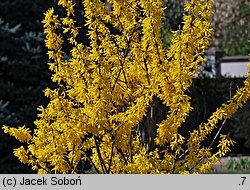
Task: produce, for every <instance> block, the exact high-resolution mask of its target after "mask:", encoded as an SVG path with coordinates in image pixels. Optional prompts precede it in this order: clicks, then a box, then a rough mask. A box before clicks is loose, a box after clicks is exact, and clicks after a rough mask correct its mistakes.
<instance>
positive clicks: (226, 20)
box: [212, 0, 250, 55]
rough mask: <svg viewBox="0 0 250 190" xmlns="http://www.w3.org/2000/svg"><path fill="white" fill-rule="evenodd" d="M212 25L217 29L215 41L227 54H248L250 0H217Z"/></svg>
mask: <svg viewBox="0 0 250 190" xmlns="http://www.w3.org/2000/svg"><path fill="white" fill-rule="evenodd" d="M214 12H215V13H214V16H213V19H212V25H213V27H214V28H216V30H215V31H214V35H213V43H214V45H215V46H216V47H219V48H221V49H222V50H224V51H225V53H226V55H246V54H248V51H249V48H250V46H249V43H247V39H249V37H250V36H249V34H250V23H249V20H250V1H249V0H237V1H234V0H226V1H225V0H217V1H215V4H214Z"/></svg>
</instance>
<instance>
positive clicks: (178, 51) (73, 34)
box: [3, 0, 250, 173]
mask: <svg viewBox="0 0 250 190" xmlns="http://www.w3.org/2000/svg"><path fill="white" fill-rule="evenodd" d="M108 2H109V3H110V5H111V8H110V6H109V8H108V6H107V4H105V3H103V2H102V1H100V0H83V5H84V14H85V15H84V16H85V19H86V25H87V27H88V36H89V40H90V44H89V46H87V45H84V44H83V43H80V42H78V39H77V37H78V33H79V29H80V27H79V26H77V23H76V21H75V20H74V3H73V1H72V0H59V2H58V4H59V5H61V6H62V7H63V8H64V9H65V17H62V18H59V16H58V15H56V14H55V11H54V9H53V8H51V9H49V10H48V11H47V12H46V14H45V19H44V21H43V23H44V27H45V31H44V32H45V33H46V35H47V36H46V40H45V42H46V46H47V48H48V49H49V51H48V55H49V58H50V59H52V60H54V62H53V63H50V69H51V70H52V71H54V75H53V77H52V80H53V81H54V82H57V83H58V85H59V88H57V89H55V90H51V89H46V90H45V95H46V96H47V97H49V98H50V103H49V104H48V106H47V107H46V108H44V107H39V110H40V112H41V113H40V114H39V118H40V119H38V120H37V121H35V124H36V126H37V129H35V130H34V133H33V134H32V133H31V131H30V130H29V129H27V128H25V127H19V128H17V129H16V128H9V127H7V126H4V127H3V129H4V131H5V132H6V133H9V134H10V135H12V136H14V137H16V138H17V139H18V140H20V141H22V142H24V144H25V145H24V146H22V147H20V148H18V149H15V150H14V154H15V155H16V156H17V157H18V158H19V160H20V161H21V162H22V163H25V164H28V165H30V166H31V167H32V169H34V170H37V171H38V173H79V172H83V171H81V170H79V165H80V164H81V163H85V162H86V161H88V162H90V163H91V164H92V166H93V168H95V170H96V172H98V173H206V172H208V171H209V170H210V169H212V168H213V166H214V164H215V162H217V161H218V160H219V158H220V157H221V156H224V155H225V154H226V153H228V152H229V151H230V146H231V145H233V144H234V142H233V141H232V140H231V139H230V138H229V137H228V136H226V135H220V140H219V142H218V149H217V150H216V151H214V152H212V148H211V146H207V147H206V146H205V145H204V143H203V142H204V141H205V140H206V138H207V136H208V135H210V134H211V133H212V131H214V129H215V128H216V126H217V125H218V122H219V121H220V120H225V119H228V118H230V117H231V116H232V114H233V113H234V112H235V111H236V110H237V109H238V108H239V107H241V106H242V104H243V103H244V102H246V101H247V99H248V98H249V96H250V81H249V78H247V79H246V80H245V82H244V84H245V86H244V87H242V88H240V89H239V90H238V91H237V93H236V94H235V95H234V96H233V98H232V99H231V100H229V101H228V102H227V103H226V104H223V105H222V106H221V107H220V108H218V109H217V110H216V111H215V112H214V113H213V115H212V116H211V117H210V118H209V119H208V121H207V123H203V124H201V125H200V126H199V127H198V129H197V130H194V131H191V132H190V135H189V136H188V137H184V136H182V135H181V134H180V133H179V131H178V130H179V128H180V127H181V126H182V125H183V123H184V121H185V120H186V118H187V116H188V114H189V113H190V112H191V110H192V107H191V104H190V97H189V96H188V95H187V94H186V93H187V91H188V88H189V87H190V85H191V83H192V79H193V78H194V76H195V74H196V73H197V72H198V64H199V63H201V62H204V58H203V57H202V55H203V54H204V52H205V50H206V48H207V47H208V45H209V41H210V37H211V33H212V29H211V28H210V18H211V16H212V14H213V12H212V0H191V1H189V2H186V3H185V13H184V15H183V26H182V28H181V29H180V30H178V31H174V32H173V38H172V40H171V45H170V47H169V49H164V48H163V45H162V40H161V35H160V28H161V24H162V17H163V7H162V3H163V2H162V1H161V0H129V1H128V0H109V1H108ZM110 26H113V28H115V29H116V30H117V31H118V32H116V33H114V32H113V33H112V32H111V30H110ZM65 43H68V44H69V47H71V54H70V56H65V52H64V50H63V48H62V47H63V44H65ZM154 97H157V98H158V99H160V100H161V101H162V103H163V104H164V105H165V106H166V107H167V108H168V113H167V116H166V119H164V120H163V121H161V122H160V123H158V125H157V131H156V137H155V138H154V139H153V140H154V143H155V146H154V148H150V147H149V145H148V143H147V142H143V141H142V134H141V131H140V127H139V126H140V125H142V121H143V119H144V118H145V117H146V115H147V114H151V113H152V109H153V107H154V106H153V104H154V101H153V99H154ZM148 110H149V111H148ZM150 110H151V111H150ZM150 119H154V118H153V115H151V116H150Z"/></svg>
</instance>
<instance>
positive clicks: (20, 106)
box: [0, 0, 250, 173]
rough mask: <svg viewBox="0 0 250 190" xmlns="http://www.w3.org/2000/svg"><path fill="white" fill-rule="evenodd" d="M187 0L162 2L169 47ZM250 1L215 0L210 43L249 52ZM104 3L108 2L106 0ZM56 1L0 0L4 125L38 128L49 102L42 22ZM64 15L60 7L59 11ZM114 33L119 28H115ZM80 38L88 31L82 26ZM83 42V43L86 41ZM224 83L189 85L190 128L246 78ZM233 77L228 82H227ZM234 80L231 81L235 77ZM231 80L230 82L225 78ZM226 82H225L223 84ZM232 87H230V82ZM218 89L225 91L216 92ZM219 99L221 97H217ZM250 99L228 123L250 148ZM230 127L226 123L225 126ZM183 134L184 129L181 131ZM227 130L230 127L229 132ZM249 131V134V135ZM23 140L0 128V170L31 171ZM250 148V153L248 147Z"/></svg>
mask: <svg viewBox="0 0 250 190" xmlns="http://www.w3.org/2000/svg"><path fill="white" fill-rule="evenodd" d="M185 1H186V0H164V6H165V7H166V9H165V17H164V18H163V27H162V31H161V32H162V34H163V35H162V36H163V39H162V40H163V43H164V45H165V46H166V47H168V46H169V44H170V39H171V35H172V34H171V31H172V30H178V29H179V28H180V27H181V25H182V13H183V3H184V2H185ZM249 1H250V0H238V1H233V0H224V1H223V0H217V3H216V4H215V16H214V19H213V21H212V24H213V26H214V27H215V33H214V40H213V43H212V45H213V46H216V47H219V48H222V49H223V50H224V51H225V52H226V54H227V55H247V54H248V52H249V50H250V48H249V45H248V44H247V42H246V41H247V39H250V36H249V29H250V27H249V26H250V22H249V20H250V18H249V13H250V5H249V4H250V3H249ZM75 2H76V3H77V7H78V8H79V9H78V10H79V11H77V13H76V16H77V24H78V25H79V26H81V25H83V24H84V17H83V11H82V5H81V1H80V0H75ZM103 2H105V1H104V0H103ZM56 4H57V1H56V0H50V1H47V0H1V1H0V125H1V126H2V125H10V126H16V127H17V126H22V125H26V126H28V127H30V128H34V124H33V121H34V120H35V119H36V118H37V113H38V112H37V107H38V106H39V105H44V106H46V104H47V103H48V99H46V98H45V97H44V95H43V92H42V91H43V90H44V89H45V88H46V87H51V88H53V85H54V84H52V83H51V80H50V77H51V74H52V73H51V72H50V71H49V70H48V66H47V62H48V57H47V55H46V48H45V46H44V37H45V36H44V34H43V26H42V24H41V20H42V19H43V13H44V12H45V11H46V10H47V9H48V8H49V7H52V6H53V7H55V5H56ZM58 12H59V13H60V9H59V10H58ZM114 32H115V31H114ZM81 34H82V36H80V38H79V39H80V40H81V41H83V42H85V43H87V41H86V39H84V37H85V34H86V31H85V30H84V29H82V31H81ZM84 40H85V41H84ZM223 80H224V82H221V81H218V80H211V79H197V81H196V82H194V84H193V86H192V88H191V95H192V96H193V97H194V98H193V102H192V104H193V106H194V107H197V108H196V109H195V110H194V112H193V113H192V115H191V116H190V119H189V120H188V121H187V123H186V125H185V126H186V127H187V129H192V128H194V127H197V125H198V123H200V122H201V121H205V120H206V119H207V117H208V116H209V115H210V113H212V112H213V111H214V109H215V108H216V107H218V106H219V105H220V104H221V103H222V102H224V101H225V100H227V99H228V90H229V89H230V87H229V86H230V85H229V84H231V83H232V84H234V86H235V87H234V88H235V89H236V85H237V84H240V83H242V81H243V79H237V81H238V82H235V80H236V79H223ZM229 80H230V81H229ZM231 80H232V81H231ZM225 81H227V82H225ZM225 84H227V85H226V86H225ZM228 85H229V86H228ZM218 89H224V91H223V90H222V91H220V92H218ZM211 97H212V98H214V97H215V98H216V99H217V100H216V101H214V99H211ZM249 107H250V105H249V103H248V104H247V105H246V106H245V107H244V109H243V110H239V111H238V112H237V113H236V116H235V117H234V118H233V119H232V120H231V121H230V122H231V123H230V122H227V125H228V126H230V127H231V128H232V129H233V132H231V133H232V134H233V136H234V137H235V138H238V139H239V141H240V142H241V141H242V143H244V147H242V148H241V149H237V150H239V151H247V150H248V149H250V140H249V139H250V137H249V134H250V125H249V122H250V121H249V120H250V117H249V114H248V111H246V110H247V109H248V110H249ZM225 128H226V127H225ZM183 132H185V129H183ZM226 132H229V131H226ZM247 135H248V136H247ZM19 146H20V144H19V142H17V141H15V140H13V138H10V137H9V136H8V135H5V134H3V132H2V131H0V152H1V154H0V173H30V172H31V170H30V169H29V168H27V167H26V166H24V165H22V164H20V163H19V161H17V159H16V158H15V157H14V155H13V153H12V152H13V148H17V147H19ZM249 152H250V151H249Z"/></svg>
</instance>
